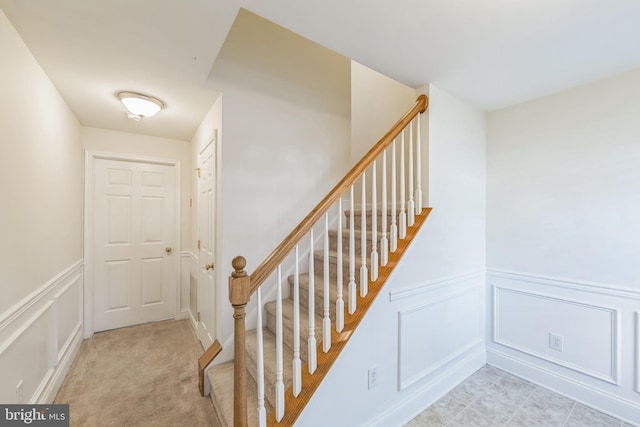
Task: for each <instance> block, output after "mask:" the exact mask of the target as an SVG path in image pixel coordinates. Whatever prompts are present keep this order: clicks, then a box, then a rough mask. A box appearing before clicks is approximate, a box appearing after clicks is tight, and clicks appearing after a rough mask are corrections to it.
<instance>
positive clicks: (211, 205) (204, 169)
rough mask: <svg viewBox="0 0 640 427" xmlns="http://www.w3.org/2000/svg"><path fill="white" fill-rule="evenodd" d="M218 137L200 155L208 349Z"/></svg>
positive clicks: (202, 296)
mask: <svg viewBox="0 0 640 427" xmlns="http://www.w3.org/2000/svg"><path fill="white" fill-rule="evenodd" d="M215 154H216V140H215V136H214V138H213V140H212V141H211V142H210V143H209V145H207V146H206V147H205V148H204V150H202V151H201V152H200V154H199V155H198V166H199V168H200V174H199V175H200V176H199V179H198V239H199V240H200V250H199V252H198V265H199V274H198V313H199V314H200V315H199V321H198V338H199V339H200V341H201V342H202V345H203V346H204V348H207V347H209V346H210V345H211V343H212V342H213V340H214V339H215V319H216V318H215V311H214V308H215V306H216V292H215V272H214V267H215V266H214V261H215V213H216V205H215V204H216V193H215V189H216V157H215Z"/></svg>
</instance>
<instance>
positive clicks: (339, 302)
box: [336, 196, 344, 332]
mask: <svg viewBox="0 0 640 427" xmlns="http://www.w3.org/2000/svg"><path fill="white" fill-rule="evenodd" d="M342 215H344V212H342V196H340V198H339V199H338V242H337V243H338V247H337V249H338V262H337V267H336V268H337V270H336V276H337V277H336V283H337V286H338V297H337V299H336V332H342V330H343V329H344V299H343V297H342V287H343V286H344V283H343V279H342V269H343V268H344V267H343V265H342V264H343V262H342Z"/></svg>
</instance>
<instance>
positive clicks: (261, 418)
mask: <svg viewBox="0 0 640 427" xmlns="http://www.w3.org/2000/svg"><path fill="white" fill-rule="evenodd" d="M260 289H261V288H258V292H257V294H258V306H257V311H258V325H257V326H258V327H257V329H256V332H257V334H256V337H257V341H258V342H257V345H258V355H257V356H258V357H257V359H258V366H257V376H258V426H259V427H266V425H267V410H266V409H265V407H264V342H263V340H262V295H261V292H260Z"/></svg>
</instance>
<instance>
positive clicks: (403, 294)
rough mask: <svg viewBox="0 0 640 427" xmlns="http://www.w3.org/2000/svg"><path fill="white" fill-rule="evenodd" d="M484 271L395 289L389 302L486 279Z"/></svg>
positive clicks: (390, 295) (390, 294)
mask: <svg viewBox="0 0 640 427" xmlns="http://www.w3.org/2000/svg"><path fill="white" fill-rule="evenodd" d="M484 277H485V272H484V271H476V272H472V273H467V274H462V275H459V276H449V277H445V278H443V279H437V280H430V281H427V282H423V283H419V284H414V285H411V286H405V287H403V288H400V289H394V290H391V291H390V292H389V301H398V300H401V299H404V298H411V297H415V296H417V295H421V294H426V293H429V292H431V291H434V290H436V289H439V288H444V287H447V286H453V285H457V284H459V283H462V282H466V281H468V280H473V279H484ZM474 286H475V285H474Z"/></svg>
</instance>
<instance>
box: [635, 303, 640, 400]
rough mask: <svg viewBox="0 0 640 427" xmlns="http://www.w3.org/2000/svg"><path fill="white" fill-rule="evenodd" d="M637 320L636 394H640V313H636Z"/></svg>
mask: <svg viewBox="0 0 640 427" xmlns="http://www.w3.org/2000/svg"><path fill="white" fill-rule="evenodd" d="M635 318H636V339H635V341H636V345H635V347H636V384H635V390H636V393H640V311H636V312H635Z"/></svg>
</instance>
